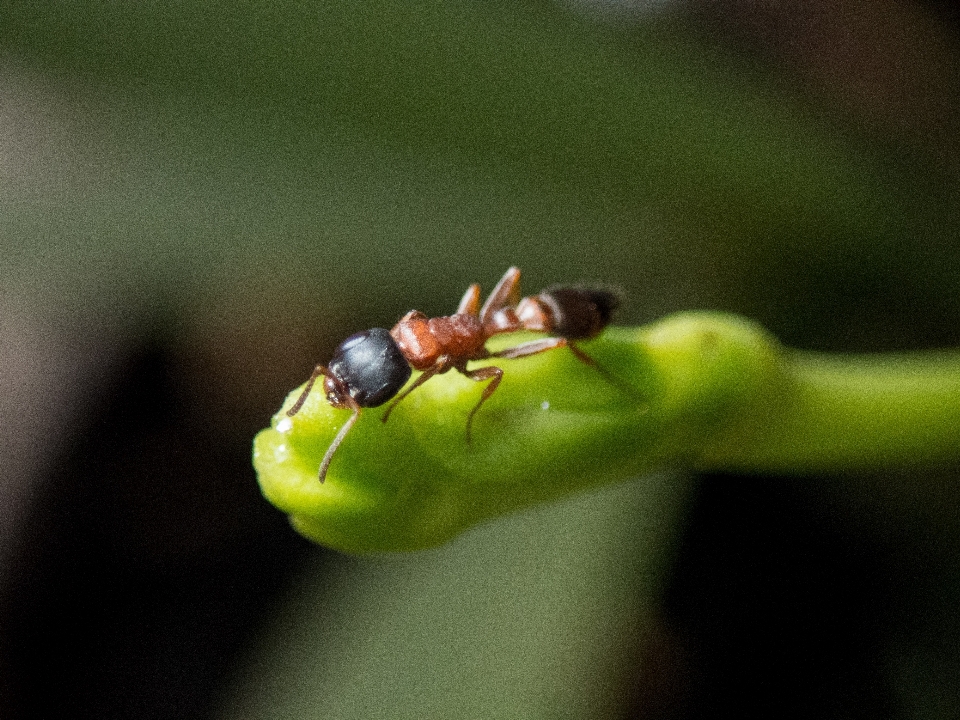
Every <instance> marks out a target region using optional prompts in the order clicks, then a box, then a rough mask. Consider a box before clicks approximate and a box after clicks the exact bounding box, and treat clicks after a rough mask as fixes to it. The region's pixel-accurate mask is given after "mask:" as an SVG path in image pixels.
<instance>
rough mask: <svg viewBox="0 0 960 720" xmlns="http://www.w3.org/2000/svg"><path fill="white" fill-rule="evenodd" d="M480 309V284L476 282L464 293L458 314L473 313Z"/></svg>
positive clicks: (475, 313)
mask: <svg viewBox="0 0 960 720" xmlns="http://www.w3.org/2000/svg"><path fill="white" fill-rule="evenodd" d="M479 311H480V286H479V285H477V284H476V283H474V284H473V285H471V286H470V287H468V288H467V291H466V292H465V293H464V294H463V299H462V300H461V301H460V305H458V306H457V315H473V316H474V317H476V315H477V313H478V312H479Z"/></svg>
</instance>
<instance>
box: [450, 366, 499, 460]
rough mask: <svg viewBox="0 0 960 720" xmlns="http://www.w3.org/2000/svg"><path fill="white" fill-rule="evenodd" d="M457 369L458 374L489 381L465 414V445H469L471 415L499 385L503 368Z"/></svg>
mask: <svg viewBox="0 0 960 720" xmlns="http://www.w3.org/2000/svg"><path fill="white" fill-rule="evenodd" d="M457 370H458V371H459V372H460V374H462V375H465V376H466V377H468V378H470V379H471V380H475V381H476V382H483V381H484V380H489V381H490V382H489V383H488V384H487V386H486V387H485V388H484V389H483V393H482V394H481V395H480V399H479V400H478V401H477V404H476V405H474V406H473V409H472V410H471V411H470V413H469V414H468V415H467V445H469V444H470V430H471V428H472V427H473V416H474V415H476V414H477V410H479V409H480V406H481V405H483V404H484V403H485V402H486V401H487V399H488V398H489V397H490V396H491V395H493V393H494V392H495V391H496V389H497V386H499V385H500V381H501V380H502V379H503V370H501V369H500V368H498V367H496V366H494V365H488V366H487V367H482V368H478V369H476V370H467V369H465V368H460V367H458V368H457Z"/></svg>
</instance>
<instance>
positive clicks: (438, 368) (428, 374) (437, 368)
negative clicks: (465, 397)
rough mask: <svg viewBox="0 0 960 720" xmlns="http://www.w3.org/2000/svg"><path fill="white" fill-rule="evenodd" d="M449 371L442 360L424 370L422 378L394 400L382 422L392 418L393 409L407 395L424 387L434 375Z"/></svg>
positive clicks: (381, 419)
mask: <svg viewBox="0 0 960 720" xmlns="http://www.w3.org/2000/svg"><path fill="white" fill-rule="evenodd" d="M447 369H448V366H447V364H446V363H444V362H443V361H442V360H440V361H437V363H436V364H435V365H432V366H431V367H428V368H427V369H426V370H424V371H423V372H422V373H421V374H420V377H418V378H417V379H416V380H414V381H413V383H412V384H411V385H410V387H408V388H407V389H406V390H404V391H403V392H402V393H400V394H399V395H397V396H396V397H395V398H394V399H393V402H392V403H390V405H389V406H388V407H387V411H386V412H385V413H384V414H383V417H382V418H380V422H386V421H387V418H389V417H390V413H392V412H393V409H394V408H395V407H396V406H397V404H398V403H399V402H400V401H401V400H403V399H404V398H405V397H406V396H407V395H409V394H410V393H412V392H413V391H414V390H416V389H417V388H418V387H420V386H421V385H423V384H424V383H425V382H426V381H427V380H429V379H430V378H432V377H433V376H434V375H436V374H438V373H442V372H445V371H446V370H447Z"/></svg>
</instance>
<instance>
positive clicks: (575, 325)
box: [535, 287, 620, 340]
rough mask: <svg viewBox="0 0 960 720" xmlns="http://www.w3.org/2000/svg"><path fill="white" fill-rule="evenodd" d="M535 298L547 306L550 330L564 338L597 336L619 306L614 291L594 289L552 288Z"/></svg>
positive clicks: (577, 338)
mask: <svg viewBox="0 0 960 720" xmlns="http://www.w3.org/2000/svg"><path fill="white" fill-rule="evenodd" d="M535 297H536V298H537V300H539V301H540V302H542V303H544V304H545V305H547V307H549V308H550V314H551V315H552V317H553V324H552V328H551V329H550V332H552V333H554V334H555V335H559V336H560V337H563V338H566V339H567V340H589V339H590V338H594V337H596V336H597V335H599V334H600V333H601V332H602V331H603V329H604V328H606V327H607V325H609V324H610V320H611V319H612V318H613V313H614V311H616V309H617V308H618V307H620V296H619V295H617V293H615V292H612V291H610V290H601V289H597V288H579V287H551V288H547V289H546V290H544V291H543V292H541V293H540V294H539V295H536V296H535Z"/></svg>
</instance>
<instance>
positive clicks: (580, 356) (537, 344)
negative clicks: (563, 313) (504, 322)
mask: <svg viewBox="0 0 960 720" xmlns="http://www.w3.org/2000/svg"><path fill="white" fill-rule="evenodd" d="M564 346H566V347H568V348H570V352H572V353H573V356H574V357H575V358H577V360H579V361H580V362H582V363H583V364H584V365H589V366H590V367H592V368H593V369H594V370H596V371H597V372H598V373H600V375H602V376H603V379H604V380H606V381H607V382H608V383H610V384H611V385H613V386H614V387H615V388H618V389H620V390H622V391H623V392H625V393H627V394H628V395H633V396H634V397H636V398H639V397H640V396H639V394H638V393H637V390H636V388H634V387H632V386H631V385H628V384H627V383H625V382H624V381H623V380H622V379H620V378H619V377H617V376H616V375H614V374H613V373H611V372H610V371H609V370H607V369H606V368H605V367H603V365H601V364H600V363H598V362H597V361H596V360H594V359H593V358H592V357H590V356H589V355H587V353H585V352H584V351H583V350H581V349H580V348H579V347H577V346H576V345H575V344H574V343H572V342H571V341H569V340H567V339H566V338H562V337H552V338H543V339H542V340H531V341H530V342H525V343H520V344H519V345H516V346H514V347H512V348H507V349H506V350H501V351H500V352H495V353H491V357H502V358H506V359H508V360H513V359H516V358H522V357H528V356H529V355H536V354H538V353H542V352H547V351H548V350H553V349H554V348H561V347H564Z"/></svg>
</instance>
